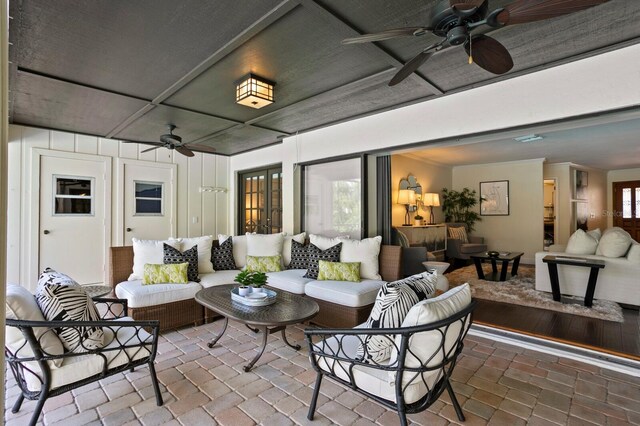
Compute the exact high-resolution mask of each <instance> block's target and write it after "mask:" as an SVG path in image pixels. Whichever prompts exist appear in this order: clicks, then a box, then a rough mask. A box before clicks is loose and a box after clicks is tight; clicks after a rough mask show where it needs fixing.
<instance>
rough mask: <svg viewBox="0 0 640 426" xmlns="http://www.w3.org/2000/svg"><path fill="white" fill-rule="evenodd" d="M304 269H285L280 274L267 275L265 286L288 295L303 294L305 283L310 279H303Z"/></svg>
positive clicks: (271, 273)
mask: <svg viewBox="0 0 640 426" xmlns="http://www.w3.org/2000/svg"><path fill="white" fill-rule="evenodd" d="M306 273H307V270H306V269H287V270H285V271H280V272H268V273H267V285H269V286H271V287H274V288H277V289H279V290H284V291H288V292H289V293H295V294H304V289H305V287H306V285H307V283H309V282H311V281H313V279H312V278H305V276H304V274H306Z"/></svg>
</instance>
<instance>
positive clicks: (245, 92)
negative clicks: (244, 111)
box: [236, 74, 275, 109]
mask: <svg viewBox="0 0 640 426" xmlns="http://www.w3.org/2000/svg"><path fill="white" fill-rule="evenodd" d="M273 86H275V83H273V82H271V81H269V80H266V79H264V78H262V77H258V76H256V75H254V74H247V75H245V76H244V77H242V78H241V79H240V80H238V81H237V82H236V103H238V104H240V105H245V106H248V107H251V108H255V109H259V108H262V107H265V106H267V105H270V104H272V103H273Z"/></svg>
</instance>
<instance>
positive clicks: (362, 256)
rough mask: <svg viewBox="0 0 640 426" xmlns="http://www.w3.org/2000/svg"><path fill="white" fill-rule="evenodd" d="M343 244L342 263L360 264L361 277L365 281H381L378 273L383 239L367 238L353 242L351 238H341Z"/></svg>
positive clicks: (379, 237)
mask: <svg viewBox="0 0 640 426" xmlns="http://www.w3.org/2000/svg"><path fill="white" fill-rule="evenodd" d="M339 241H340V242H341V243H342V249H341V250H340V262H360V277H361V278H363V279H370V280H380V279H382V277H381V276H380V274H379V273H378V272H379V271H378V270H379V265H380V263H379V262H378V256H379V255H380V245H381V244H382V237H381V236H377V237H373V238H365V239H362V240H352V239H349V238H339Z"/></svg>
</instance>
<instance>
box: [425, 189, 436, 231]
mask: <svg viewBox="0 0 640 426" xmlns="http://www.w3.org/2000/svg"><path fill="white" fill-rule="evenodd" d="M422 203H423V204H424V205H425V206H427V207H429V225H435V224H436V221H435V220H434V217H433V207H434V206H435V207H440V195H438V194H436V193H435V192H427V193H426V194H424V197H422Z"/></svg>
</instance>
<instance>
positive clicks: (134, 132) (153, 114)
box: [114, 105, 235, 143]
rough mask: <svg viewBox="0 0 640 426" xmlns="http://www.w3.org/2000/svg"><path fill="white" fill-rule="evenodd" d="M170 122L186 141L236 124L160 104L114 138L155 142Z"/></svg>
mask: <svg viewBox="0 0 640 426" xmlns="http://www.w3.org/2000/svg"><path fill="white" fill-rule="evenodd" d="M168 124H174V125H175V126H176V129H175V130H174V133H175V134H176V135H178V136H180V137H181V138H182V141H183V142H185V143H188V142H191V141H194V140H196V139H200V138H202V137H203V136H206V135H210V134H212V133H214V132H218V131H221V130H224V129H228V128H230V127H232V126H234V125H235V124H234V123H232V122H229V121H225V120H220V119H218V118H215V117H211V116H208V115H205V114H198V113H195V112H191V111H185V110H181V109H177V108H170V107H167V106H162V105H160V106H157V107H155V108H154V109H152V110H151V111H149V112H148V113H146V114H145V115H143V116H142V117H141V118H139V119H137V120H136V121H134V122H133V123H131V124H130V125H129V126H127V127H126V128H125V129H124V130H122V131H121V132H119V133H118V134H117V135H115V136H114V139H129V140H135V141H151V142H155V141H157V140H158V139H159V138H160V135H163V134H165V133H168V130H167V125H168Z"/></svg>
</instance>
